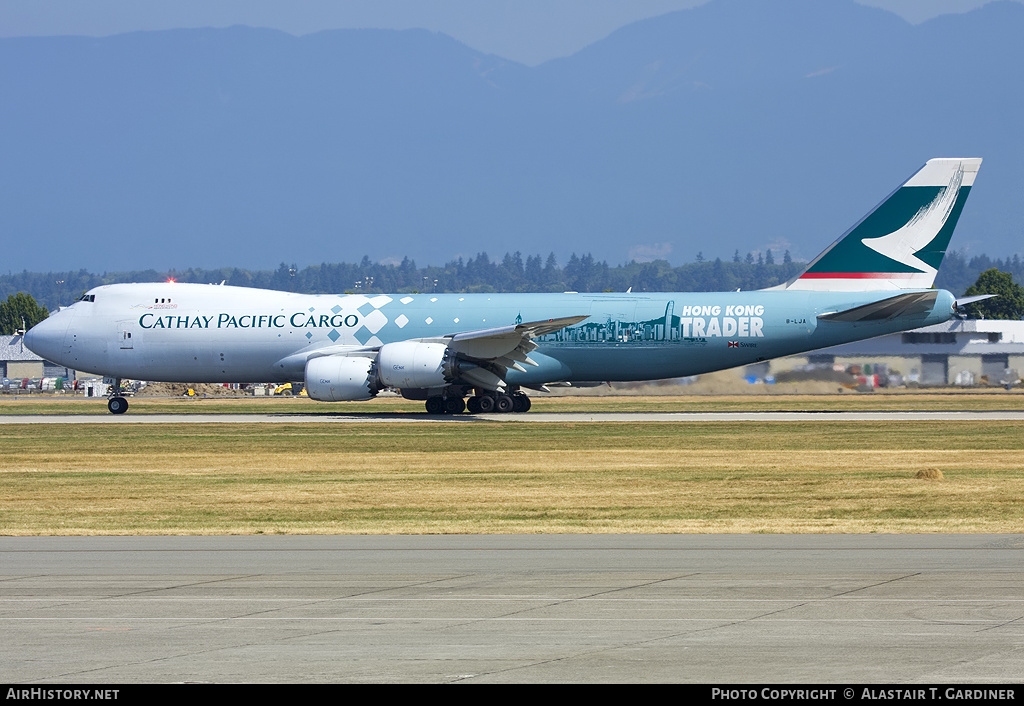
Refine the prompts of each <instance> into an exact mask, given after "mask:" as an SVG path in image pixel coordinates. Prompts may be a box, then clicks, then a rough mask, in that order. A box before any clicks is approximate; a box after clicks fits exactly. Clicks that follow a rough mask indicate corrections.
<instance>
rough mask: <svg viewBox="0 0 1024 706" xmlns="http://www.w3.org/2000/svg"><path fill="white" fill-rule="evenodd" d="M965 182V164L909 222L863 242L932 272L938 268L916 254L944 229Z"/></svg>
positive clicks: (899, 259) (876, 250) (912, 265)
mask: <svg viewBox="0 0 1024 706" xmlns="http://www.w3.org/2000/svg"><path fill="white" fill-rule="evenodd" d="M963 181H964V168H963V165H960V167H959V168H958V169H957V170H956V172H954V174H953V178H952V179H950V182H949V184H948V185H947V186H945V187H944V188H942V189H941V190H940V191H939V192H938V193H937V194H936V195H935V198H934V199H933V200H932V202H931V203H929V204H926V205H924V206H922V207H921V210H919V211H918V212H917V213H916V214H915V215H914V217H913V218H911V219H910V220H909V221H908V222H907V223H906V225H904V226H903V227H901V228H899V229H898V230H895V231H893V232H892V233H889V234H888V235H883V236H880V237H878V238H863V239H862V240H861V241H860V242H862V243H863V244H864V245H866V246H868V247H869V248H871V249H872V250H874V251H875V252H877V253H880V254H882V255H885V256H886V257H888V258H890V259H892V260H895V261H896V262H900V263H903V264H904V265H907V266H908V267H915V268H917V269H918V270H920V271H921V272H927V273H933V272H935V268H934V267H932V266H931V265H929V264H927V263H926V262H923V261H922V260H921V259H919V258H918V257H917V253H918V252H919V251H920V250H922V249H923V248H924V247H925V246H926V245H928V243H930V242H931V241H932V239H933V238H934V237H935V235H936V234H937V233H938V232H939V231H940V230H942V227H943V226H944V225H945V224H946V220H947V219H948V218H949V214H950V213H952V211H953V206H955V205H956V199H957V195H959V193H960V186H961V184H963Z"/></svg>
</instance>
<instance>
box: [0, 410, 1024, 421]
mask: <svg viewBox="0 0 1024 706" xmlns="http://www.w3.org/2000/svg"><path fill="white" fill-rule="evenodd" d="M986 420H988V421H1015V422H1019V421H1024V411H1014V410H999V411H948V410H947V411H924V410H921V411H886V412H872V411H863V412H800V411H794V412H758V411H753V412H553V413H551V412H527V413H526V414H476V415H473V414H456V415H439V414H420V413H416V414H408V413H395V412H392V413H369V412H364V413H354V414H334V413H313V414H132V413H131V412H130V411H129V412H128V413H127V414H119V415H115V414H106V413H103V414H68V415H10V414H9V415H0V424H228V423H230V424H288V423H294V424H302V423H309V422H318V423H339V424H346V423H353V422H402V423H416V422H442V423H447V424H472V423H475V422H515V423H530V422H533V423H540V424H551V423H559V422H565V423H581V422H616V423H630V422H637V423H641V422H771V421H775V422H801V421H806V422H826V421H831V422H859V421H952V422H957V421H986Z"/></svg>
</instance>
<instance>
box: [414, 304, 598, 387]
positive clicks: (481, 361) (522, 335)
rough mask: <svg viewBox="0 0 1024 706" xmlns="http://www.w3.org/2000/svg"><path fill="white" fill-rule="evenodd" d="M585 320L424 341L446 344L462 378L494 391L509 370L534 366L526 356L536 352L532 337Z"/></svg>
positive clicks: (538, 323) (567, 318)
mask: <svg viewBox="0 0 1024 706" xmlns="http://www.w3.org/2000/svg"><path fill="white" fill-rule="evenodd" d="M586 318H588V317H587V316H564V317H562V318H558V319H545V320H543V321H530V322H527V323H521V324H514V325H511V326H501V327H498V328H491V329H481V330H479V331H462V332H460V333H454V334H449V335H447V336H443V337H442V338H440V339H426V340H431V341H439V342H445V343H447V345H448V350H450V351H451V352H452V353H453V354H455V355H456V356H457V357H458V358H459V359H460V360H461V361H464V362H463V364H462V365H460V366H459V369H460V373H461V377H462V378H464V379H465V380H467V381H469V382H472V383H475V384H476V385H478V386H479V387H483V388H486V389H489V390H496V389H499V388H501V387H504V385H505V377H506V376H507V375H508V371H509V370H510V369H511V370H518V371H520V372H525V371H526V368H524V367H523V365H533V366H536V365H537V364H536V363H535V362H534V361H532V360H530V353H532V352H533V351H535V350H536V349H537V344H536V343H534V341H533V339H534V338H537V337H538V336H544V335H547V334H549V333H554V332H555V331H558V330H560V329H563V328H565V327H566V326H572V325H574V324H578V323H579V322H581V321H583V320H584V319H586ZM467 363H468V364H467Z"/></svg>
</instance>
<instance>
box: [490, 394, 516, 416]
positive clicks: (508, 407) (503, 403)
mask: <svg viewBox="0 0 1024 706" xmlns="http://www.w3.org/2000/svg"><path fill="white" fill-rule="evenodd" d="M514 408H515V404H514V403H513V402H512V398H511V397H509V396H508V395H498V398H497V399H496V400H495V401H494V411H495V412H501V413H502V414H504V413H505V412H511V411H512V410H513V409H514Z"/></svg>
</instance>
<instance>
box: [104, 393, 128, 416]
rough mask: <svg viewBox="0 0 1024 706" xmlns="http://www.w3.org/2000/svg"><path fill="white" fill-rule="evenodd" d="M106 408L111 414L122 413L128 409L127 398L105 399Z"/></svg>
mask: <svg viewBox="0 0 1024 706" xmlns="http://www.w3.org/2000/svg"><path fill="white" fill-rule="evenodd" d="M107 409H108V410H109V411H110V413H111V414H124V413H125V412H127V411H128V400H126V399H125V398H124V397H111V398H110V399H109V400H107Z"/></svg>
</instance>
